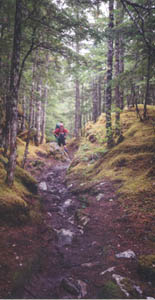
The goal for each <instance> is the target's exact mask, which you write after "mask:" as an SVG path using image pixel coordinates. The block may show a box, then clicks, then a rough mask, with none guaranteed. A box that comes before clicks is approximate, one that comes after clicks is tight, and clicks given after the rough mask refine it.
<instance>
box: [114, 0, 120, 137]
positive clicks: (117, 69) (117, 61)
mask: <svg viewBox="0 0 155 300" xmlns="http://www.w3.org/2000/svg"><path fill="white" fill-rule="evenodd" d="M116 9H117V17H116V26H118V25H119V24H120V11H119V10H120V2H119V1H117V6H116ZM116 28H117V27H116ZM119 75H120V34H119V31H117V35H116V38H115V79H116V86H115V104H116V113H115V133H116V135H118V136H120V106H121V105H120V84H119Z"/></svg>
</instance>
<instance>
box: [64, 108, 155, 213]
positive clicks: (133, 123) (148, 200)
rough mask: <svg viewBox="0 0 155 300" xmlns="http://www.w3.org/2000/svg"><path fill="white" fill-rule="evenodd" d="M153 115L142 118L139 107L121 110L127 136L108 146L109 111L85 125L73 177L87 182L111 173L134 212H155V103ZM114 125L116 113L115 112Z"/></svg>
mask: <svg viewBox="0 0 155 300" xmlns="http://www.w3.org/2000/svg"><path fill="white" fill-rule="evenodd" d="M139 110H140V112H141V110H142V106H141V105H139ZM148 115H149V119H148V120H146V121H145V122H140V121H139V119H137V116H136V112H135V109H134V108H133V109H132V110H130V111H127V110H126V111H124V112H122V113H121V131H122V134H123V136H124V140H123V141H122V142H121V143H120V144H116V142H117V137H115V135H114V139H115V144H116V145H115V146H114V147H113V148H112V149H110V150H108V149H107V147H106V139H105V115H104V114H102V115H101V116H100V117H99V120H98V121H97V122H96V123H95V124H93V123H92V122H89V123H88V124H87V126H86V128H85V136H84V137H82V138H81V142H80V146H79V150H78V152H77V153H76V156H75V158H74V160H73V162H72V164H71V166H70V168H69V171H68V182H69V181H70V179H71V178H74V179H78V180H81V181H82V182H85V184H88V185H90V182H92V184H93V182H96V181H100V180H102V179H103V178H104V177H107V178H109V179H111V180H113V182H114V184H115V186H116V190H117V194H118V199H119V201H120V203H121V205H122V206H123V208H124V209H125V210H126V211H127V212H128V213H129V214H130V215H136V214H138V215H143V216H147V217H149V216H150V217H153V216H154V215H155V206H154V201H153V199H154V196H155V193H154V189H155V155H154V153H155V132H154V128H153V125H152V120H154V118H155V107H153V106H148ZM112 120H113V126H114V115H113V116H112Z"/></svg>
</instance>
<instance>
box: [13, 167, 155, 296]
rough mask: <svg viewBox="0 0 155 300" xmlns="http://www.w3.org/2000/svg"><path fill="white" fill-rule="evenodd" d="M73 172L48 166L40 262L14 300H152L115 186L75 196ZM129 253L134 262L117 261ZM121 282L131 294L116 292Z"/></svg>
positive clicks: (104, 185) (106, 183) (43, 192)
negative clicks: (68, 176)
mask: <svg viewBox="0 0 155 300" xmlns="http://www.w3.org/2000/svg"><path fill="white" fill-rule="evenodd" d="M68 166H69V164H68V163H61V162H60V163H57V164H56V165H55V166H49V167H48V168H47V169H46V171H45V172H44V174H42V175H41V177H40V178H39V184H38V185H39V188H40V194H41V198H42V203H43V209H44V212H45V218H44V226H42V227H40V232H39V233H38V235H39V238H40V243H41V251H40V256H39V260H38V261H37V263H36V264H35V265H34V268H33V270H32V276H29V278H28V279H27V280H26V281H25V284H24V286H21V288H19V287H18V289H16V291H14V293H13V296H12V297H14V298H21V299H49V298H50V299H77V298H78V299H88V298H89V299H98V298H103V299H105V298H107V299H110V298H111V299H112V298H120V299H122V298H124V299H128V298H130V299H135V298H136V299H138V298H141V299H142V298H143V299H144V298H146V297H147V296H150V297H153V293H154V288H153V286H152V285H151V283H149V284H148V283H146V282H144V281H143V280H142V279H141V278H140V277H139V274H138V272H137V260H136V257H137V256H138V255H140V254H142V253H143V249H141V248H140V247H139V243H137V236H136V235H134V232H133V230H134V229H133V226H132V224H131V223H130V221H129V219H128V217H127V216H126V215H125V214H124V215H122V212H121V210H120V206H119V203H118V201H117V198H116V196H115V191H114V187H113V185H112V183H111V182H109V181H107V180H103V181H102V182H100V183H98V185H96V186H95V187H94V190H93V189H92V190H91V193H89V192H87V193H84V194H83V195H78V194H73V193H72V192H71V186H70V187H68V188H67V186H66V183H65V174H66V170H67V168H68ZM128 250H132V252H131V253H130V252H127V253H128V254H129V253H130V254H131V257H130V258H126V257H125V258H119V257H118V254H120V253H122V252H123V251H128ZM134 255H135V256H134ZM120 276H121V277H120ZM121 278H128V279H129V281H128V286H129V285H130V288H129V287H128V291H127V289H126V288H125V287H124V286H122V287H121V289H120V288H118V289H117V287H118V286H119V285H120V284H119V281H120V280H121ZM120 286H121V285H120ZM131 286H132V287H131ZM129 290H130V293H129ZM110 291H111V292H110Z"/></svg>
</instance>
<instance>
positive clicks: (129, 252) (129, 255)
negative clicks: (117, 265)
mask: <svg viewBox="0 0 155 300" xmlns="http://www.w3.org/2000/svg"><path fill="white" fill-rule="evenodd" d="M115 256H116V257H117V258H135V257H136V254H135V253H134V252H133V251H132V250H127V251H124V252H121V253H118V254H116V255H115Z"/></svg>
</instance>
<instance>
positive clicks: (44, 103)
mask: <svg viewBox="0 0 155 300" xmlns="http://www.w3.org/2000/svg"><path fill="white" fill-rule="evenodd" d="M46 105H47V87H45V88H44V99H43V102H42V122H41V139H40V144H43V143H44V142H45V126H46Z"/></svg>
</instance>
